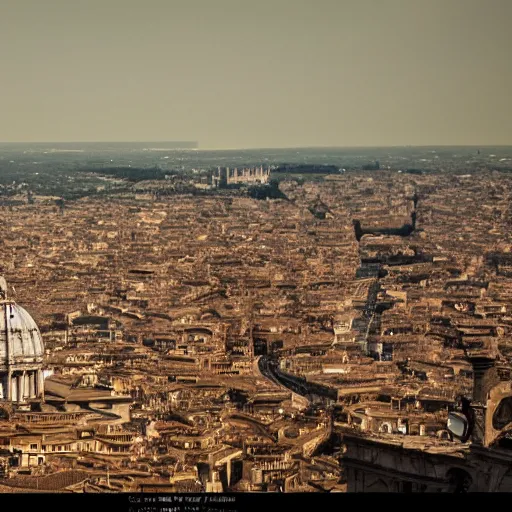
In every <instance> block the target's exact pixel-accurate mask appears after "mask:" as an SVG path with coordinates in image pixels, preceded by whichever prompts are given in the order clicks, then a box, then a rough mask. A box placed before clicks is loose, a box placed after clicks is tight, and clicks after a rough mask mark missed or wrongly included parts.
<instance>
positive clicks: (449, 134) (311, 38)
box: [0, 0, 512, 149]
mask: <svg viewBox="0 0 512 512" xmlns="http://www.w3.org/2000/svg"><path fill="white" fill-rule="evenodd" d="M511 15H512V3H511V2H509V1H508V0H490V1H488V2H480V1H475V0H431V1H429V2H424V1H418V0H412V1H411V0H385V1H381V0H352V1H350V0H319V1H316V2H312V1H303V0H272V1H270V0H259V1H257V2H256V1H254V2H253V1H247V0H243V1H233V0H218V1H215V2H212V1H209V0H208V1H204V0H195V1H188V0H187V1H184V0H183V1H176V0H173V1H163V0H149V1H147V2H144V3H142V2H139V1H133V0H123V1H118V0H108V1H104V0H102V1H99V0H91V1H88V2H66V1H63V0H48V1H45V2H40V1H38V0H16V1H14V0H4V1H3V2H2V5H1V7H0V45H1V48H2V49H3V59H2V62H3V70H2V83H1V85H0V90H1V92H2V94H1V96H0V110H1V112H2V121H3V122H2V126H1V127H0V140H1V141H4V142H14V141H20V142H33V141H111V140H118V141H122V140H133V141H145V140H146V141H149V140H194V141H198V142H199V146H200V148H205V149H218V148H246V147H247V148H249V147H252V148H257V147H300V146H307V147H311V146H349V147H350V146H388V145H391V146H394V145H484V144H489V145H499V144H510V143H511V142H512V140H511V137H510V134H511V133H512V115H511V114H512V104H511V102H510V101H509V91H510V87H511V80H512V65H511V62H510V59H509V55H508V52H509V49H510V48H511V47H512V35H511V31H510V29H509V20H510V19H511Z"/></svg>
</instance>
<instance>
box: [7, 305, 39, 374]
mask: <svg viewBox="0 0 512 512" xmlns="http://www.w3.org/2000/svg"><path fill="white" fill-rule="evenodd" d="M43 354H44V346H43V340H42V338H41V333H40V332H39V329H38V327H37V325H36V323H35V322H34V319H33V318H32V317H31V316H30V315H29V314H28V313H27V311H25V310H24V309H23V308H22V307H21V306H18V304H16V303H15V302H13V301H1V302H0V369H2V368H6V367H7V366H8V365H13V364H15V365H16V364H24V363H25V364H27V363H28V364H30V363H42V360H43Z"/></svg>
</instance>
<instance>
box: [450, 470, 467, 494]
mask: <svg viewBox="0 0 512 512" xmlns="http://www.w3.org/2000/svg"><path fill="white" fill-rule="evenodd" d="M446 477H447V479H448V485H449V487H448V490H449V492H453V493H466V492H468V491H469V489H470V488H471V485H472V484H473V479H472V478H471V475H470V474H469V473H468V472H467V471H464V470H463V469H460V468H452V469H450V470H449V471H448V473H447V474H446Z"/></svg>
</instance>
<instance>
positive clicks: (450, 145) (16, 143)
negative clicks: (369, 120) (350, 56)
mask: <svg viewBox="0 0 512 512" xmlns="http://www.w3.org/2000/svg"><path fill="white" fill-rule="evenodd" d="M150 143H151V144H156V143H158V144H169V143H172V144H176V143H184V144H191V145H192V144H195V145H196V147H195V148H169V149H196V150H199V151H247V150H276V149H281V150H299V149H388V148H389V149H395V148H454V147H458V148H505V147H512V143H510V144H389V145H366V144H356V145H348V146H341V145H340V146H338V145H327V146H322V145H318V146H315V145H304V146H266V147H265V146H253V147H247V146H241V147H220V148H219V147H217V148H216V147H213V148H212V147H200V146H199V143H198V141H193V140H75V141H55V140H54V141H0V144H1V145H9V144H13V145H23V144H25V145H29V144H150Z"/></svg>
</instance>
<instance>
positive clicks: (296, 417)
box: [0, 145, 512, 493]
mask: <svg viewBox="0 0 512 512" xmlns="http://www.w3.org/2000/svg"><path fill="white" fill-rule="evenodd" d="M96 150H97V151H98V152H99V153H98V154H101V155H103V156H102V157H101V158H103V159H104V160H105V163H104V164H103V165H100V164H98V163H97V164H96V165H94V166H91V165H90V164H89V163H88V160H87V159H91V158H94V159H96V160H97V159H98V158H99V157H98V156H97V155H96V154H95V155H94V157H92V156H91V154H90V151H92V150H91V149H87V150H85V153H81V152H77V153H76V155H77V156H76V155H75V154H73V155H75V156H72V157H70V156H68V153H67V152H66V153H65V155H66V156H64V157H62V158H68V159H69V158H73V159H74V161H75V163H76V166H75V169H74V171H73V172H68V173H67V174H66V173H65V172H63V171H62V172H61V171H60V170H59V171H58V173H57V175H58V176H60V178H62V179H61V180H60V182H59V183H60V184H59V187H64V188H63V190H62V191H61V194H62V197H58V196H51V195H44V193H45V190H46V189H47V187H49V186H50V187H51V186H55V180H53V179H52V175H53V174H54V173H56V172H57V171H55V169H61V168H62V169H63V168H64V167H65V166H64V165H63V163H62V161H61V160H59V158H61V157H60V153H58V152H57V153H56V152H48V151H47V149H45V148H44V147H41V148H37V149H34V148H32V149H30V147H29V146H26V147H18V146H16V147H14V148H10V149H9V151H10V152H9V151H7V150H6V152H7V153H8V156H7V157H5V158H3V160H2V166H5V167H6V168H7V169H8V168H9V166H13V165H17V160H19V162H20V163H19V166H21V168H22V169H23V173H24V174H23V175H24V181H23V182H21V183H20V182H15V181H13V182H8V181H7V179H6V178H5V179H3V183H2V185H1V189H0V191H1V196H0V201H1V203H0V208H1V209H2V219H3V227H4V229H3V236H2V240H1V244H2V249H1V251H0V265H1V275H2V278H1V279H0V294H1V303H0V305H1V309H0V312H1V313H0V320H1V322H0V325H1V327H0V357H1V366H0V375H1V386H0V396H1V406H0V414H1V419H0V426H1V430H0V439H1V444H2V450H1V452H0V463H1V465H0V471H1V473H0V490H1V491H2V492H30V491H32V492H35V491H53V492H75V493H76V492H82V493H83V492H86V493H94V492H99V493H101V492H144V493H146V492H172V493H174V492H184V493H187V492H188V493H196V492H197V493H200V492H207V493H214V492H221V493H225V492H281V493H283V492H284V493H298V492H322V493H325V492H328V493H333V492H342V493H343V492H464V491H467V490H470V491H502V490H510V489H511V488H512V473H511V472H510V470H509V464H510V460H511V459H510V457H511V455H510V452H509V449H510V446H509V445H510V433H509V432H510V425H511V422H512V417H511V410H512V409H511V407H510V403H511V401H512V387H511V380H510V368H511V366H510V362H511V357H512V350H511V346H510V341H509V337H510V329H511V325H512V323H511V322H512V320H511V318H512V317H511V311H510V307H511V302H510V301H511V297H512V281H511V276H512V274H511V271H510V267H511V266H512V259H511V256H510V255H511V254H512V252H511V247H512V239H511V238H510V237H511V234H510V222H511V219H512V210H511V207H510V205H511V204H512V203H511V194H512V181H511V178H510V176H512V174H511V171H512V167H511V165H512V164H511V162H512V148H510V147H502V148H479V149H477V148H470V147H466V148H437V149H433V148H402V149H401V148H394V149H393V150H383V149H368V150H364V151H363V150H341V149H340V150H335V149H331V150H301V151H294V152H293V155H295V156H293V155H292V152H290V151H289V150H282V151H281V152H280V153H279V152H277V154H274V155H273V156H272V157H271V158H270V160H269V158H268V156H267V155H269V154H272V153H271V152H266V151H265V150H261V151H260V152H259V153H258V152H255V153H257V154H259V158H260V160H261V161H264V160H265V159H267V160H269V161H267V162H266V163H265V164H260V165H254V164H253V163H252V162H248V164H247V165H238V164H236V161H237V158H239V153H237V152H225V153H223V154H222V155H217V157H218V158H219V159H221V160H222V161H223V163H226V162H229V161H230V160H229V159H231V161H232V162H233V163H232V164H230V165H229V166H228V165H222V166H218V165H216V163H217V162H215V161H214V160H213V159H211V156H210V155H206V156H205V155H201V151H199V155H200V156H198V153H197V152H195V151H193V152H192V153H189V154H188V157H186V158H184V157H183V153H182V151H184V150H181V149H172V148H171V149H168V151H167V152H165V154H163V153H161V152H160V151H158V152H154V156H153V157H152V158H153V160H154V161H155V162H157V163H158V161H164V162H169V163H168V164H165V165H168V166H170V167H172V166H173V165H175V164H176V162H178V161H179V162H182V163H183V166H184V170H180V171H175V172H170V171H169V170H167V169H166V168H163V167H162V166H158V165H157V164H154V165H153V164H152V165H149V164H148V162H145V160H144V159H146V158H147V156H146V152H145V151H144V149H140V151H139V152H133V151H132V152H130V153H129V154H126V153H124V150H119V149H116V151H117V152H118V153H116V158H117V159H123V158H128V159H129V161H131V162H132V164H130V165H133V166H132V167H125V166H120V167H113V166H111V164H110V160H113V159H111V158H110V156H112V155H111V153H110V152H109V151H107V150H105V149H104V147H103V146H102V145H98V147H97V148H96ZM357 151H359V153H358V158H359V159H360V160H361V161H366V162H367V163H366V164H364V163H357V161H356V160H355V157H354V154H355V153H357ZM45 152H46V153H45ZM297 153H299V155H298V156H297ZM27 154H30V157H27ZM42 155H45V156H46V157H47V160H46V161H45V162H46V163H45V162H43V164H44V165H43V164H41V163H37V159H38V158H43V156H42ZM322 155H323V156H322ZM400 155H402V156H400ZM256 156H257V155H256ZM165 157H168V158H165ZM221 157H222V158H221ZM425 157H426V158H425ZM27 158H29V160H30V162H29V161H28V160H26V159H27ZM187 158H188V161H187ZM198 158H203V159H205V160H204V162H203V165H204V163H205V162H206V161H207V160H208V159H211V161H210V162H209V163H210V165H209V166H204V168H198V167H197V165H198V164H197V159H198ZM286 158H288V159H289V160H293V159H294V158H295V160H296V161H297V162H298V161H300V162H301V163H293V161H292V162H291V163H290V162H287V163H286V164H283V163H282V161H279V160H278V159H286ZM315 158H316V159H317V160H319V161H320V160H322V158H324V159H328V160H329V162H330V163H322V164H318V165H314V164H310V163H307V162H309V161H314V160H315ZM24 159H25V160H24ZM34 159H36V160H34ZM365 159H366V160H365ZM336 161H338V164H337V165H336V164H335V163H334V162H336ZM397 161H399V162H400V167H401V168H400V169H398V168H397V165H396V162H397ZM34 162H36V163H34ZM303 162H306V163H303ZM420 164H421V165H422V167H420ZM144 165H147V166H148V167H147V168H144ZM235 165H236V167H235ZM36 169H38V170H37V171H36ZM127 169H129V171H127ZM155 169H156V170H157V171H158V173H156V175H155V176H153V177H154V178H155V179H145V174H146V173H147V174H148V175H150V176H151V175H152V173H153V174H154V173H155V172H156V171H155ZM235 169H236V170H235ZM127 172H128V174H127V175H126V173H127ZM6 175H7V173H5V174H4V175H3V176H6ZM82 175H83V176H84V180H82V179H81V176H82ZM122 176H127V177H122ZM41 177H42V178H43V179H42V178H41ZM87 177H93V178H94V179H95V180H98V183H100V184H99V185H96V188H94V189H93V188H88V189H76V183H80V184H82V183H83V182H84V181H87V180H86V178H87ZM64 178H65V179H64ZM93 178H91V179H93ZM66 180H67V181H66ZM66 183H68V185H66ZM66 186H67V187H68V188H67V189H66ZM276 191H278V193H279V195H278V196H276ZM68 193H73V194H75V196H73V199H67V200H66V199H64V198H63V197H65V196H66V194H68ZM76 194H78V195H80V194H82V197H76ZM276 197H277V198H276ZM455 198H456V200H455Z"/></svg>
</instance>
